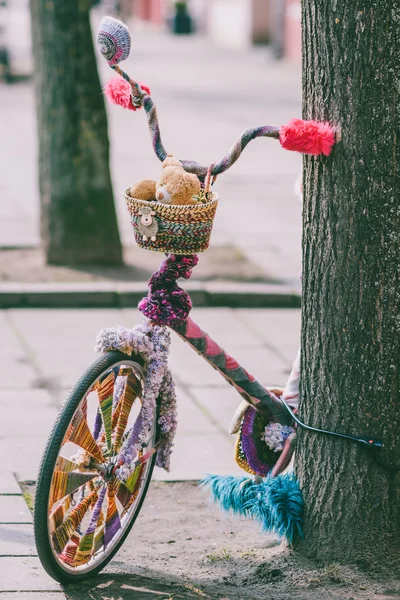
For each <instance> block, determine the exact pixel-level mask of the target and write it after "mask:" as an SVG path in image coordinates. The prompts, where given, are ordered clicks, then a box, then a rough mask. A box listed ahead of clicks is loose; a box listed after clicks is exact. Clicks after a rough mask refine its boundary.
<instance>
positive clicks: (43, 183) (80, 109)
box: [31, 0, 122, 265]
mask: <svg viewBox="0 0 400 600" xmlns="http://www.w3.org/2000/svg"><path fill="white" fill-rule="evenodd" d="M91 4H92V2H91V0H73V1H71V0H69V1H63V0H31V16H32V31H33V50H34V58H35V82H36V99H37V114H38V126H39V177H40V198H41V232H42V240H43V244H44V247H45V250H46V256H47V261H48V262H49V263H53V264H70V265H74V264H89V263H92V264H93V263H95V264H121V262H122V252H121V243H120V239H119V233H118V225H117V219H116V214H115V208H114V201H113V193H112V186H111V178H110V170H109V143H108V133H107V117H106V112H105V107H104V101H103V96H102V91H101V87H100V81H99V77H98V73H97V65H96V59H95V55H94V49H93V41H92V34H91V27H90V21H89V12H90V6H91Z"/></svg>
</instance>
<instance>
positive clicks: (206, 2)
mask: <svg viewBox="0 0 400 600" xmlns="http://www.w3.org/2000/svg"><path fill="white" fill-rule="evenodd" d="M120 4H121V7H123V10H124V12H126V10H129V11H130V12H131V14H133V15H134V16H135V17H136V18H139V19H141V20H144V21H149V22H153V23H155V24H163V23H165V22H166V21H168V20H169V19H170V18H171V17H172V16H173V15H174V12H175V11H174V5H175V1H174V0H120ZM187 4H188V8H189V11H190V14H191V15H192V17H193V20H194V22H195V28H196V30H197V31H198V32H201V33H204V34H206V35H208V36H209V37H210V38H211V39H212V41H213V42H214V43H215V44H217V45H221V46H225V47H228V48H239V49H240V48H248V47H249V46H251V45H253V44H266V43H269V44H271V46H272V49H273V52H274V54H275V56H276V57H277V58H281V57H286V58H289V59H290V60H293V61H294V62H297V63H300V61H301V28H300V17H301V9H300V0H187Z"/></svg>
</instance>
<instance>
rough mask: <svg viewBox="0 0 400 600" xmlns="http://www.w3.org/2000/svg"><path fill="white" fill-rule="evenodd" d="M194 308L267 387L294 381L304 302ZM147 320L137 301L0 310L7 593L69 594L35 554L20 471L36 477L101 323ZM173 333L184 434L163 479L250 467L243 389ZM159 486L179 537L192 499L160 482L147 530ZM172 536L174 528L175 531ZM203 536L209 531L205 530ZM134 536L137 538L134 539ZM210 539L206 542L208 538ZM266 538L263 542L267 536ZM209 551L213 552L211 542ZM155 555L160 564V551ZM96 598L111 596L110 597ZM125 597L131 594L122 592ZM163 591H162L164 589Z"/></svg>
mask: <svg viewBox="0 0 400 600" xmlns="http://www.w3.org/2000/svg"><path fill="white" fill-rule="evenodd" d="M192 315H193V318H194V319H195V320H198V322H199V323H200V324H201V326H202V328H204V329H205V330H206V331H207V332H208V333H209V334H210V335H211V336H213V337H215V338H216V339H217V340H218V342H219V343H220V344H221V345H222V346H223V347H225V348H226V349H227V350H228V351H229V352H230V353H231V354H232V355H233V356H234V357H235V358H236V359H237V360H238V361H239V362H241V363H243V365H244V366H245V367H246V368H247V369H248V370H249V371H250V372H251V373H252V374H253V375H254V376H256V377H257V378H259V379H260V380H261V382H263V383H265V384H268V385H282V384H284V383H285V381H286V378H287V376H288V373H289V371H290V367H291V363H292V361H293V359H294V357H295V354H296V351H297V346H298V340H299V331H300V311H299V310H290V309H284V310H257V309H254V310H230V309H201V308H198V309H194V310H193V313H192ZM139 319H140V316H139V315H138V313H137V311H134V310H128V309H126V310H100V309H99V310H41V309H36V310H7V311H1V312H0V328H1V331H2V345H1V350H0V354H1V361H0V377H1V381H2V397H1V405H2V406H3V410H2V422H1V428H2V429H1V436H0V459H1V465H2V466H1V473H0V486H1V487H0V514H1V523H0V573H2V577H0V592H1V593H2V594H3V595H2V600H8V598H13V599H15V600H16V599H18V600H21V599H24V600H25V599H27V598H28V597H29V599H30V600H38V599H39V598H40V600H42V599H44V600H55V599H56V598H63V597H64V595H63V594H62V593H61V588H60V586H58V585H57V584H56V583H54V582H53V581H52V580H51V579H50V578H49V577H47V576H46V574H45V573H44V571H43V570H42V568H41V566H40V564H39V561H38V559H37V557H36V549H35V547H34V541H33V534H32V525H31V522H32V518H31V515H30V513H29V511H28V509H27V506H26V504H25V502H24V500H23V497H22V495H21V489H20V488H19V486H18V485H17V483H16V479H18V481H32V480H35V479H36V476H37V471H38V467H39V461H40V457H41V454H42V451H43V447H44V444H45V441H46V437H47V435H48V433H49V431H50V428H51V426H52V424H53V422H54V420H55V417H56V415H57V412H58V410H59V408H60V406H61V404H62V402H63V400H64V398H65V396H66V394H67V392H68V391H69V389H70V387H71V386H72V385H73V384H74V382H75V380H76V379H77V378H78V377H79V376H80V374H81V373H82V371H83V370H84V369H85V368H87V366H88V365H89V364H90V362H91V361H92V360H93V358H94V355H93V346H94V340H95V337H96V334H97V332H98V331H99V330H100V329H101V328H102V327H107V326H114V325H116V324H121V325H125V326H133V325H135V324H136V323H137V322H138V321H139ZM172 338H173V341H172V349H171V356H170V365H171V369H172V371H173V375H174V378H175V381H176V383H177V393H178V410H179V418H178V433H177V439H176V446H175V451H174V454H173V457H172V468H171V472H170V473H169V474H166V473H165V472H164V471H161V470H159V469H156V470H155V479H157V480H159V481H167V480H170V481H172V480H174V481H176V480H178V481H181V480H198V479H200V478H201V477H203V476H204V474H205V473H207V472H212V473H220V474H241V473H242V471H240V469H239V468H238V467H237V466H236V465H235V463H234V460H233V449H234V442H235V439H234V437H231V436H229V435H228V432H227V430H228V425H229V423H230V420H231V417H232V415H233V413H234V411H235V409H236V407H237V405H238V403H239V402H240V400H241V398H240V396H239V395H237V393H236V392H235V390H234V389H233V388H232V387H230V386H229V385H227V384H226V382H225V381H224V380H223V379H222V378H221V377H220V376H219V375H218V374H217V373H216V372H215V371H214V370H213V369H211V368H209V366H208V365H207V364H206V363H205V362H204V361H203V360H202V359H201V358H200V357H199V356H198V355H197V354H196V353H195V352H189V351H188V347H187V345H186V344H184V342H182V341H181V340H180V339H179V338H178V337H177V336H175V335H174V334H173V336H172ZM14 474H15V476H14ZM160 485H161V484H160ZM185 485H186V484H185ZM157 489H158V490H159V491H158V494H159V495H160V494H161V499H160V500H159V501H162V498H163V496H165V502H166V504H165V503H164V504H165V509H168V514H169V521H168V528H169V530H170V532H171V537H172V538H173V537H174V536H175V538H176V536H177V535H178V531H179V528H180V524H179V522H180V521H181V520H182V519H185V515H183V514H181V513H182V510H183V511H184V506H183V507H181V508H179V504H180V503H181V499H180V498H179V496H178V497H176V496H175V495H174V494H173V493H172V490H171V491H170V492H168V490H166V491H165V492H163V488H157V486H156V487H155V490H154V492H152V493H154V494H155V496H154V501H153V500H151V501H150V500H149V502H147V503H146V504H145V507H144V509H143V512H144V514H145V515H147V517H146V516H145V517H144V521H143V527H145V532H146V536H149V535H155V534H154V532H153V533H152V530H151V522H152V519H153V518H154V513H152V510H153V511H154V502H156V501H157ZM193 489H194V488H193ZM189 491H190V490H189ZM194 492H195V490H194ZM194 492H193V493H194ZM190 493H191V492H190ZM189 495H190V494H189ZM190 497H192V496H190ZM152 498H153V496H152ZM191 502H192V503H193V507H195V506H197V505H198V503H199V498H198V496H196V497H195V498H194V497H193V500H191ZM196 502H197V504H196ZM200 503H201V506H202V507H203V510H204V506H205V505H206V504H207V497H206V496H204V497H201V498H200ZM146 507H147V508H146ZM146 510H147V512H146ZM193 510H195V508H193ZM152 514H153V516H152ZM188 516H189V515H188ZM146 519H147V521H146ZM214 519H215V521H214ZM209 521H210V523H209V525H208V527H209V528H210V529H211V530H212V529H213V528H217V529H218V528H219V530H221V528H222V530H221V532H220V534H219V535H220V536H221V535H222V536H225V535H229V528H230V529H231V530H232V529H233V527H234V525H232V524H231V521H229V520H228V521H226V520H224V519H222V520H221V519H220V516H219V514H218V512H215V513H214V514H211V515H210V518H209ZM146 527H147V529H146ZM235 527H236V529H237V533H238V535H243V536H245V538H243V539H246V540H247V542H248V543H250V541H251V540H252V539H253V536H256V528H254V527H253V526H252V525H246V524H244V525H243V524H241V525H240V527H237V526H235ZM149 528H150V529H149ZM168 528H167V529H168ZM164 529H165V528H164ZM215 531H216V529H215ZM224 532H225V533H224ZM253 532H254V533H253ZM143 535H144V534H143ZM163 535H164V536H166V535H168V533H167V530H166V531H164V533H163ZM198 535H199V536H200V537H201V533H200V532H198ZM215 535H217V534H216V533H215ZM246 536H247V537H246ZM200 537H199V539H200ZM133 539H134V538H133V537H132V543H133ZM157 539H158V538H157ZM162 539H164V538H162ZM176 539H178V538H176ZM208 539H209V542H208V546H210V545H211V547H212V543H213V542H212V536H211V538H210V537H208ZM222 539H224V538H223V537H222ZM232 539H233V538H232ZM154 541H156V540H154ZM167 541H168V540H165V541H164V542H162V541H161V542H159V543H160V544H161V543H167ZM152 543H153V542H152V540H150V539H149V540H148V544H147V545H146V551H147V552H149V553H150V552H151V547H152V546H151V544H152ZM199 543H200V542H199ZM201 543H202V544H203V545H204V540H203V542H201ZM243 543H244V542H243ZM257 543H258V542H257ZM259 543H260V544H261V543H262V544H264V543H265V541H260V542H259ZM254 544H256V542H254ZM206 545H207V544H206ZM157 548H158V550H157V552H158V553H159V556H160V557H159V559H158V560H160V561H161V563H163V564H164V563H165V560H166V555H165V552H167V558H168V556H169V554H174V552H172V551H170V550H171V548H169V550H166V549H165V547H164V546H157ZM129 549H130V550H129ZM202 551H203V550H202ZM218 551H219V550H218ZM123 552H124V554H123V555H121V554H120V555H117V557H116V559H115V560H114V561H113V562H112V563H111V565H110V567H109V569H108V571H107V572H108V573H111V574H110V575H109V576H108V579H110V580H111V579H112V580H113V581H118V576H117V575H115V576H114V575H113V574H117V573H121V569H122V572H123V573H125V572H127V571H126V569H127V568H128V566H127V565H130V564H131V563H132V564H134V563H133V562H132V558H133V557H134V554H135V552H134V548H133V547H132V546H131V545H130V542H129V540H128V542H127V546H126V550H125V551H123ZM204 552H205V553H206V550H205V549H204ZM121 556H122V557H125V561H126V562H125V563H121ZM149 561H150V562H151V553H150V555H149ZM178 562H179V561H177V563H178ZM173 565H175V563H173ZM173 565H172V566H171V576H170V579H172V580H174V578H175V576H176V577H178V579H179V568H178V567H177V568H178V571H177V570H176V568H175V567H174V566H173ZM178 566H179V565H178ZM132 568H133V567H132ZM132 568H131V569H132ZM174 568H175V571H174ZM128 572H131V573H132V572H134V571H132V570H131V571H128ZM174 573H175V576H174ZM3 574H4V575H3ZM186 575H188V574H187V573H186ZM189 575H190V574H189ZM115 578H116V579H115ZM127 581H131V580H130V579H129V577H128V579H126V578H123V582H124V584H126V583H127ZM122 587H123V586H122ZM128 587H129V586H128ZM132 589H133V588H132ZM17 591H20V594H18V593H16V592H17ZM6 592H9V594H7V593H6ZM28 592H29V593H28ZM34 592H36V594H35V593H34ZM99 594H100V592H99ZM165 594H166V592H164V597H166V598H167V597H168V596H167V595H165ZM68 597H70V598H76V599H78V598H87V597H88V595H87V594H86V593H85V594H83V593H82V595H80V593H76V594H75V595H74V594H73V595H72V596H70V595H69V592H68ZM91 597H92V596H91ZM93 597H95V598H103V596H102V595H98V596H97V595H95V596H93ZM113 597H114V596H113ZM119 597H123V598H125V597H126V598H129V597H130V596H129V595H126V596H122V595H121V596H116V598H119ZM132 597H134V598H135V599H136V598H142V597H143V598H145V597H149V598H152V597H153V596H151V595H147V596H146V595H145V594H143V596H142V595H140V594H139V595H137V596H136V595H134V596H132ZM154 597H158V596H157V594H156V593H155V595H154ZM160 597H161V596H160ZM180 597H182V598H189V597H192V596H190V595H185V596H179V595H176V598H180ZM193 597H196V596H193Z"/></svg>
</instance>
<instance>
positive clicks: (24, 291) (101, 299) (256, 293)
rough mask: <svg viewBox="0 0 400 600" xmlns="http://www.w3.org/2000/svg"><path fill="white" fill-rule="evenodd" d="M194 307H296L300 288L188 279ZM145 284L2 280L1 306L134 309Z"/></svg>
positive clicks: (187, 286)
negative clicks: (7, 281) (190, 280)
mask: <svg viewBox="0 0 400 600" xmlns="http://www.w3.org/2000/svg"><path fill="white" fill-rule="evenodd" d="M184 287H185V289H186V290H187V291H188V292H189V293H190V296H191V298H192V301H193V304H194V306H197V307H228V308H299V307H300V300H301V294H300V291H299V290H298V289H296V288H294V287H291V286H289V285H281V284H263V283H235V282H218V283H217V282H208V283H205V282H204V283H203V282H196V281H193V282H187V283H186V284H185V286H184ZM147 291H148V289H147V283H146V282H137V283H117V284H115V283H107V282H92V283H89V284H88V283H79V284H78V283H73V284H69V283H59V284H53V283H5V284H1V285H0V309H1V308H2V309H4V308H134V307H136V306H137V304H138V302H139V301H140V300H141V299H142V298H143V296H146V295H147Z"/></svg>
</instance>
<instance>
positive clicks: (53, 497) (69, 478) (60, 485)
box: [50, 471, 99, 506]
mask: <svg viewBox="0 0 400 600" xmlns="http://www.w3.org/2000/svg"><path fill="white" fill-rule="evenodd" d="M95 477H99V474H98V473H76V472H75V471H70V472H64V471H54V473H53V479H52V482H51V491H50V505H51V506H53V504H54V503H55V502H58V501H59V500H61V499H62V498H65V496H69V495H70V494H72V493H73V492H75V491H76V490H77V489H79V488H80V487H81V486H82V485H84V484H85V483H87V482H88V481H91V480H92V479H94V478H95Z"/></svg>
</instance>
